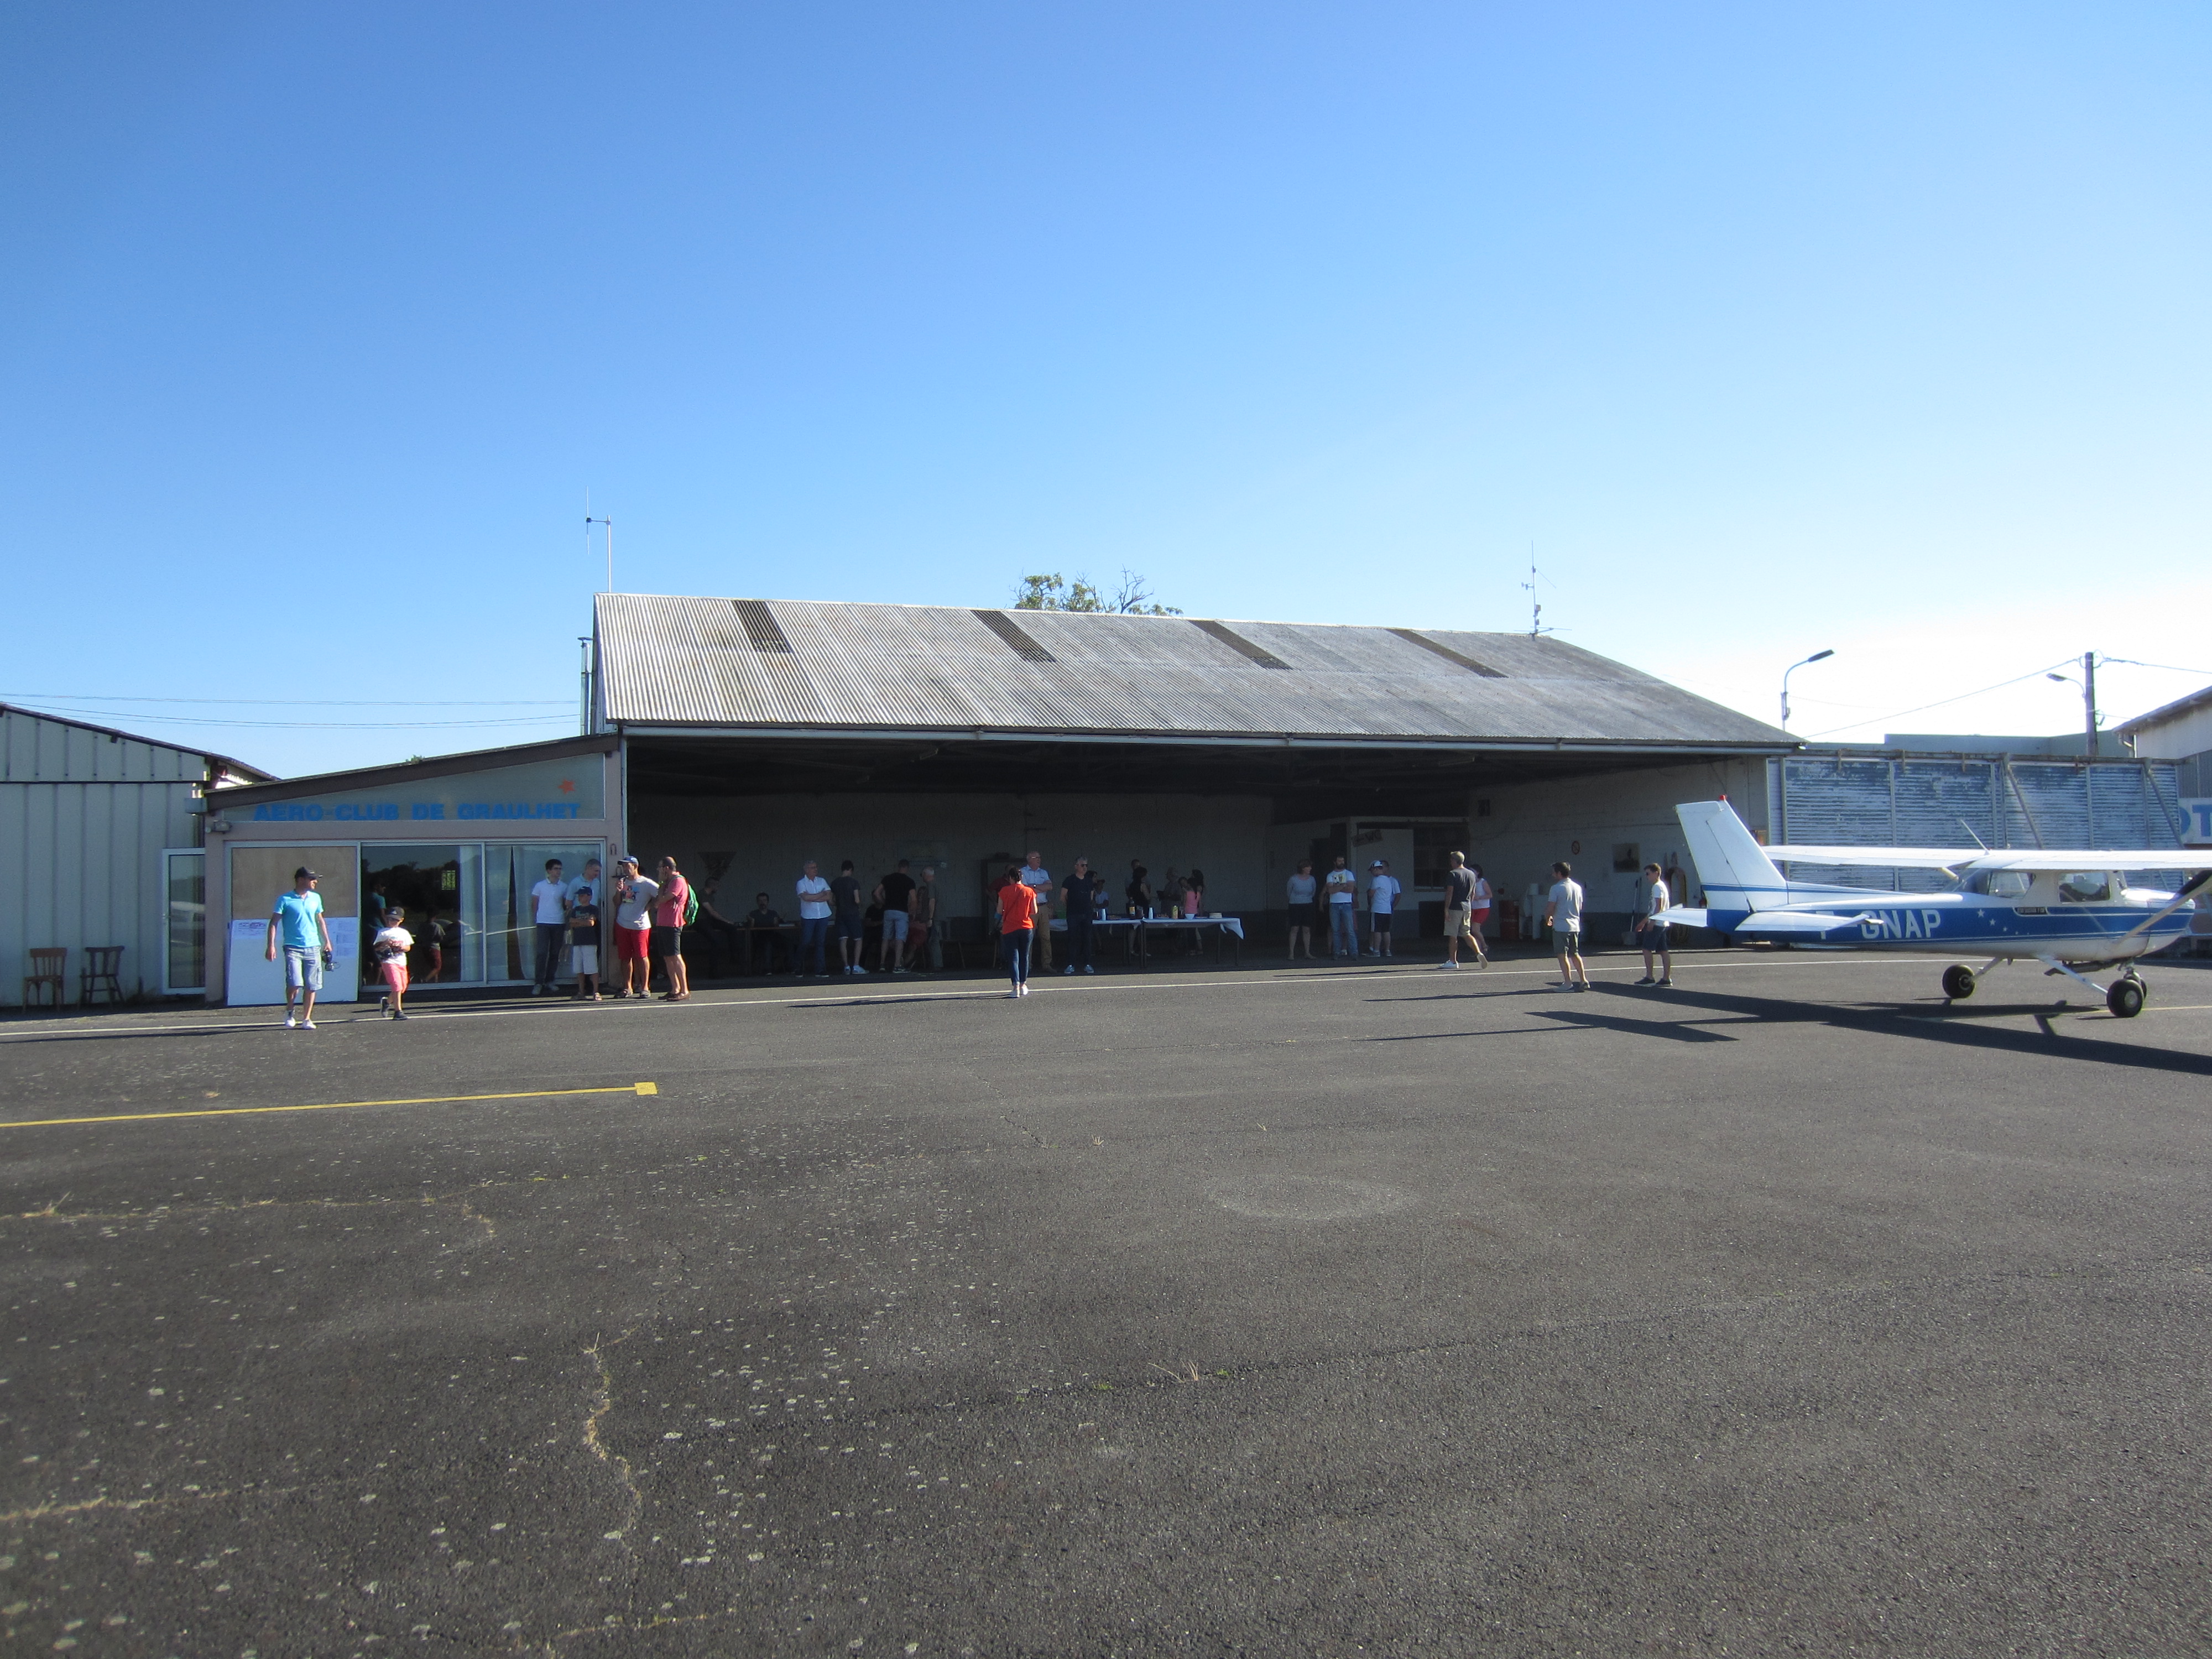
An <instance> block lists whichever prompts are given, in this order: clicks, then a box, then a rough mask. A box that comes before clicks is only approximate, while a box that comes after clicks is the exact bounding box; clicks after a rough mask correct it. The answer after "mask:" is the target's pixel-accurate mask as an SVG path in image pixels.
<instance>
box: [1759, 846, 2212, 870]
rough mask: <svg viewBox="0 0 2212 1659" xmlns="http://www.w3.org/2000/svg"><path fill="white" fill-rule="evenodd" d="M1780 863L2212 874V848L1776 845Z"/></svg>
mask: <svg viewBox="0 0 2212 1659" xmlns="http://www.w3.org/2000/svg"><path fill="white" fill-rule="evenodd" d="M1766 856H1767V857H1769V858H1771V859H1772V860H1774V861H1775V862H1776V863H1777V864H1791V863H1796V864H1847V865H1848V864H1858V865H1871V866H1877V867H1887V868H1890V869H1899V870H1963V869H1966V868H1967V867H1969V866H1971V867H1972V868H1974V869H1977V870H2065V871H2073V870H2212V847H2195V848H2190V847H2184V848H2172V847H2162V848H2142V847H2121V848H2113V847H2100V848H2093V849H2089V850H2083V849H2081V848H2075V849H2074V850H2072V851H2067V850H2065V849H2063V848H2061V849H2059V850H2057V851H2056V852H2053V851H2050V850H2047V849H2045V848H2033V847H2031V848H1996V849H1995V850H1991V849H1990V848H1982V847H1770V848H1767V849H1766Z"/></svg>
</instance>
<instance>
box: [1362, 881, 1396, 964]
mask: <svg viewBox="0 0 2212 1659" xmlns="http://www.w3.org/2000/svg"><path fill="white" fill-rule="evenodd" d="M1400 892H1401V888H1400V887H1399V885H1398V878H1397V877H1395V876H1394V875H1392V874H1391V873H1390V861H1389V860H1388V859H1377V860H1375V862H1374V863H1372V864H1370V865H1369V866H1367V913H1368V916H1369V918H1370V925H1371V926H1372V927H1373V928H1374V930H1375V938H1374V941H1373V943H1372V945H1370V948H1369V950H1368V952H1367V954H1368V955H1369V956H1370V957H1387V956H1389V955H1392V954H1393V952H1392V951H1391V949H1390V918H1391V913H1392V911H1393V910H1395V908H1397V903H1398V895H1399V893H1400Z"/></svg>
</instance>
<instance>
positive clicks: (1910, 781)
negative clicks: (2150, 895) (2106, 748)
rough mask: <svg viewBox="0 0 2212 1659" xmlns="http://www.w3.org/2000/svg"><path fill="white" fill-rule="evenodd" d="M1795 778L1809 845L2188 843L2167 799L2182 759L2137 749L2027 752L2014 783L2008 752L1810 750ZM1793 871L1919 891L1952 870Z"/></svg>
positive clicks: (1794, 803)
mask: <svg viewBox="0 0 2212 1659" xmlns="http://www.w3.org/2000/svg"><path fill="white" fill-rule="evenodd" d="M2146 772H2148V775H2146ZM1783 780H1784V786H1783V787H1784V801H1783V805H1784V827H1785V834H1786V836H1787V837H1788V839H1790V841H1792V842H1799V843H1802V844H1810V845H1814V846H1819V845H1822V844H1826V845H1828V846H1834V847H1958V846H1962V845H1966V844H1968V843H1970V842H1972V841H1974V840H1977V839H1978V840H1980V841H1983V842H1987V843H1988V844H1989V845H1990V846H1992V847H2017V848H2033V847H2035V846H2038V845H2042V846H2045V847H2049V848H2073V847H2079V848H2118V847H2141V848H2170V847H2178V846H2179V845H2180V842H2179V840H2178V839H2177V837H2176V836H2175V835H2174V828H2173V826H2174V823H2175V822H2176V820H2177V819H2178V817H2179V813H2178V811H2176V812H2174V813H2172V814H2169V813H2168V812H2167V811H2166V810H2165V809H2164V808H2163V807H2162V806H2161V805H2160V801H2161V799H2164V800H2166V801H2177V800H2178V799H2179V793H2178V788H2179V786H2178V781H2177V780H2176V778H2175V776H2174V769H2173V767H2172V764H2171V763H2164V762H2156V761H2154V762H2152V763H2150V764H2149V766H2148V769H2146V768H2145V767H2144V765H2143V764H2142V763H2140V762H2137V761H2132V760H2127V761H2122V760H2114V761H2104V762H2099V763H2095V764H2093V765H2090V764H2085V763H2081V762H2079V761H2026V760H2015V761H2014V762H2012V763H2011V781H2009V782H2008V780H2007V776H2006V771H2005V766H2004V763H2002V762H1989V761H1981V760H1976V759H1972V758H1967V759H1964V760H1936V759H1926V758H1921V759H1905V758H1903V757H1897V758H1888V757H1884V758H1869V759H1864V760H1860V759H1853V758H1846V759H1838V758H1835V757H1816V756H1804V757H1797V758H1795V759H1791V760H1788V761H1785V762H1784V763H1783ZM2015 784H2016V786H2017V793H2015V787H2014V786H2015ZM2023 801H2025V803H2026V810H2025V811H2023V810H2022V805H2021V803H2022V802H2023ZM2031 817H2032V819H2033V823H2031ZM2038 830H2040V831H2041V832H2042V838H2041V841H2040V842H2038V840H2037V835H2036V832H2037V831H2038ZM1791 873H1792V874H1794V875H1796V876H1798V877H1801V878H1803V879H1805V880H1808V881H1821V882H1832V883H1835V884H1838V885H1842V886H1855V887H1887V888H1892V889H1898V890H1905V891H1908V892H1911V891H1919V892H1929V891H1935V890H1938V889H1940V888H1942V887H1943V886H1945V885H1947V882H1946V880H1945V878H1944V877H1943V876H1942V873H1941V872H1936V871H1926V870H1921V871H1914V870H1889V871H1886V870H1870V869H1863V868H1856V867H1843V866H1819V867H1815V866H1810V865H1798V866H1795V867H1794V868H1793V870H1792V872H1791ZM2131 880H2132V881H2133V882H2134V884H2136V885H2137V886H2143V887H2164V888H2167V889H2169V890H2171V889H2173V888H2175V887H2178V886H2179V877H2178V876H2176V875H2174V874H2173V873H2172V872H2148V873H2141V872H2138V873H2136V874H2134V875H2132V876H2131Z"/></svg>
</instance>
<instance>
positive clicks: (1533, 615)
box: [1521, 542, 1552, 640]
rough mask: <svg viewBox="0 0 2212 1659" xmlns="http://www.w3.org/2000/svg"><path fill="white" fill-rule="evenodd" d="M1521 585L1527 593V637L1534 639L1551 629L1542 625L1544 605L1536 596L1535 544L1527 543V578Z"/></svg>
mask: <svg viewBox="0 0 2212 1659" xmlns="http://www.w3.org/2000/svg"><path fill="white" fill-rule="evenodd" d="M1521 586H1522V587H1523V588H1524V589H1526V590H1527V592H1528V637H1529V638H1530V639H1532V640H1533V639H1535V638H1536V637H1538V636H1539V635H1544V634H1548V633H1550V632H1551V631H1552V630H1551V629H1548V628H1547V627H1545V626H1544V607H1543V605H1542V603H1541V601H1540V600H1539V599H1537V598H1536V544H1535V543H1534V542H1530V543H1529V544H1528V580H1527V581H1525V582H1522V584H1521Z"/></svg>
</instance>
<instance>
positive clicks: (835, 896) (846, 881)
mask: <svg viewBox="0 0 2212 1659" xmlns="http://www.w3.org/2000/svg"><path fill="white" fill-rule="evenodd" d="M829 905H830V915H832V916H834V917H835V918H836V928H837V951H838V955H839V957H841V959H842V960H841V961H840V963H839V965H838V972H840V973H844V974H865V973H866V972H867V971H868V970H867V969H866V968H863V967H862V966H861V965H860V943H861V940H862V939H864V938H865V937H866V931H867V930H866V927H865V926H864V924H863V920H862V917H861V915H860V878H858V877H857V876H855V875H854V873H853V860H850V859H847V860H845V861H844V863H842V864H841V865H839V866H837V874H836V877H835V878H833V879H832V880H831V881H830V883H829Z"/></svg>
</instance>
